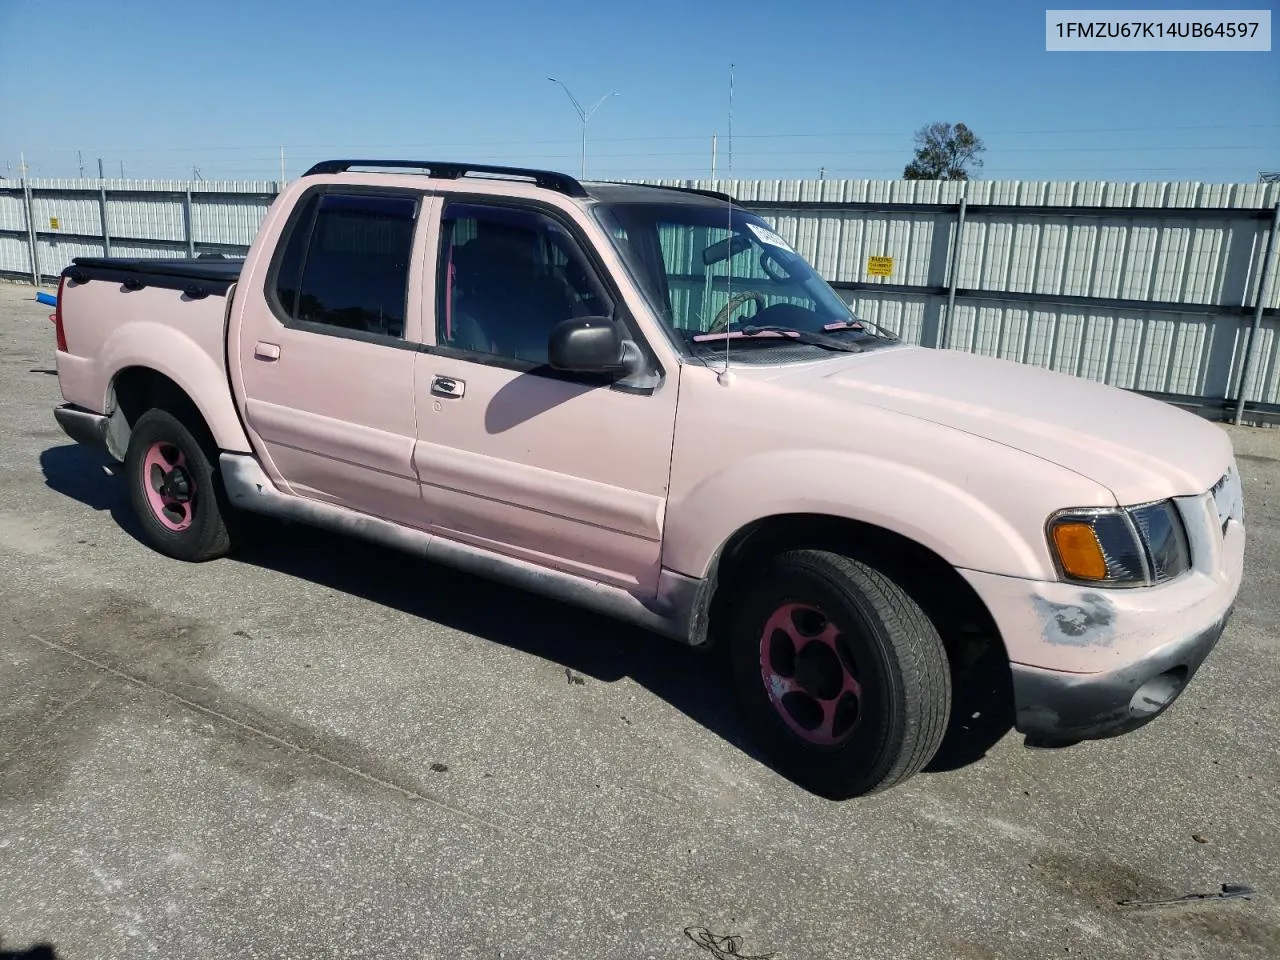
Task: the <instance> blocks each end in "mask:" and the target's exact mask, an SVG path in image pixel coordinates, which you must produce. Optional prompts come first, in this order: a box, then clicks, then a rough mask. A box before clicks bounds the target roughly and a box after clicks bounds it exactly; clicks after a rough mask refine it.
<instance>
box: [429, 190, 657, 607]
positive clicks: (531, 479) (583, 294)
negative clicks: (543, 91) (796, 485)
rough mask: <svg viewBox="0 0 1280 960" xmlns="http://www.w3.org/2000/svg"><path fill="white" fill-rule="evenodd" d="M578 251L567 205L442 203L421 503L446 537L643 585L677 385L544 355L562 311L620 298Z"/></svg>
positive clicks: (613, 304)
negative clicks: (619, 377)
mask: <svg viewBox="0 0 1280 960" xmlns="http://www.w3.org/2000/svg"><path fill="white" fill-rule="evenodd" d="M584 249H585V241H584V240H582V239H581V236H580V234H579V233H578V231H577V229H576V228H575V227H574V226H573V224H572V223H571V221H570V220H569V219H568V218H567V217H566V216H564V215H562V214H559V213H556V212H553V211H550V210H545V211H544V210H539V209H536V208H532V207H527V206H521V205H518V204H504V203H502V202H501V201H493V200H488V199H476V200H468V201H466V202H462V201H459V200H448V201H446V202H445V206H444V210H443V212H442V220H441V229H440V240H439V252H438V263H437V270H436V276H437V281H436V291H437V296H436V298H435V299H436V318H435V328H436V329H435V345H434V346H431V347H428V348H427V349H425V350H424V352H422V353H420V354H419V355H418V357H417V361H416V364H415V370H414V382H415V391H416V397H417V405H418V410H419V417H418V440H419V443H418V447H417V452H416V454H415V458H416V461H417V468H418V475H419V477H420V478H421V482H422V496H423V501H424V510H425V512H426V515H427V517H428V518H429V520H430V522H431V524H432V526H433V528H434V529H435V530H436V532H437V533H438V534H439V535H441V536H443V537H448V538H451V539H455V540H458V541H462V542H465V543H468V544H471V545H474V546H479V547H483V548H487V549H490V550H493V551H496V552H499V553H502V554H505V555H508V556H511V557H515V558H520V559H525V560H530V561H533V562H536V563H538V564H542V565H546V566H551V567H554V568H556V569H559V570H563V571H565V572H569V573H575V574H579V575H581V576H584V577H588V578H590V579H593V580H598V581H601V582H604V583H609V584H611V585H614V586H620V587H623V588H625V589H629V590H633V591H635V592H637V593H638V594H640V595H651V594H652V593H653V592H654V591H655V590H656V584H657V577H658V568H659V563H660V554H661V544H662V527H663V519H664V513H665V507H666V498H667V482H668V476H669V472H670V465H671V445H672V440H673V435H674V427H675V410H676V382H675V378H665V379H661V380H659V381H658V382H657V384H656V386H655V387H653V388H652V389H647V388H646V389H628V388H622V387H619V386H617V385H616V384H613V383H611V382H610V381H608V380H604V379H598V380H588V379H585V378H582V377H574V376H569V375H565V374H560V373H557V372H556V371H553V370H551V369H550V368H549V367H548V366H547V365H546V362H547V338H548V335H549V333H550V330H551V327H552V326H554V325H555V324H556V323H557V322H559V321H561V320H565V319H568V318H569V317H571V316H575V315H578V316H613V315H615V310H621V309H622V307H621V302H620V298H619V297H618V296H617V294H616V293H615V292H612V290H613V288H612V285H609V284H606V283H604V282H602V277H601V275H600V273H599V271H597V270H595V269H594V268H593V267H592V265H591V261H590V259H589V258H588V257H587V256H585V255H584Z"/></svg>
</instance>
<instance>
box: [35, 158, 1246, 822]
mask: <svg viewBox="0 0 1280 960" xmlns="http://www.w3.org/2000/svg"><path fill="white" fill-rule="evenodd" d="M55 322H56V330H57V368H58V379H59V383H60V385H61V389H62V395H63V398H64V400H65V401H66V404H65V405H64V406H60V407H58V408H57V409H56V410H55V411H54V414H55V416H56V418H57V420H58V422H59V423H60V424H61V425H62V427H63V428H64V430H65V431H66V432H67V434H68V435H69V436H70V437H72V438H73V439H75V440H76V441H78V442H81V443H85V444H91V445H93V446H96V447H98V448H99V449H101V450H103V451H105V452H106V453H107V454H108V455H110V456H111V457H114V458H115V459H117V460H119V461H122V462H123V464H124V470H123V474H124V476H125V478H126V482H127V484H128V487H129V490H130V493H131V497H132V503H133V507H134V509H135V510H136V511H137V513H138V516H139V518H140V522H141V524H142V526H143V529H144V530H145V531H146V536H147V538H148V539H149V541H150V543H151V544H152V545H153V546H154V547H155V549H157V550H159V551H161V552H163V553H165V554H167V555H169V556H172V557H175V558H178V559H180V560H185V561H203V560H209V559H211V558H214V557H219V556H222V555H224V554H226V553H227V552H228V551H229V550H230V549H231V548H232V546H233V545H234V543H235V542H236V538H237V535H238V533H239V532H241V531H242V529H243V520H244V518H245V515H246V513H255V514H267V515H273V516H276V517H281V518H287V519H290V520H293V521H297V522H301V523H308V524H314V525H317V526H321V527H327V528H329V529H331V530H335V531H339V532H341V533H345V534H350V535H354V536H358V537H365V538H368V539H371V540H375V541H379V542H381V543H383V544H386V545H388V546H391V547H395V548H398V549H401V550H406V551H410V552H413V553H417V554H420V555H422V556H425V557H427V558H429V559H431V560H435V561H439V562H440V563H444V564H450V565H453V566H456V567H460V568H462V569H465V570H469V571H472V572H474V573H477V574H480V575H483V576H486V577H491V578H495V579H499V580H504V581H507V582H509V583H513V584H516V585H518V586H520V587H523V588H526V589H528V590H531V591H537V592H540V593H543V594H548V595H551V596H553V597H557V598H561V599H563V600H565V601H568V602H570V603H574V604H579V605H582V606H585V607H590V608H593V609H595V610H599V611H602V612H604V613H606V614H609V615H612V616H613V617H616V618H619V619H622V620H627V621H630V622H632V623H636V624H640V625H643V626H644V627H647V628H649V629H651V630H653V631H655V632H657V633H659V634H663V635H666V636H667V637H671V638H675V639H676V640H678V641H681V642H683V643H687V644H690V645H693V646H695V647H708V646H710V645H712V644H713V643H714V644H717V645H720V644H722V645H723V646H724V647H725V648H727V654H728V661H729V663H730V664H731V667H730V671H729V672H730V673H731V674H732V682H733V684H734V686H735V688H736V693H737V698H738V700H739V702H740V703H741V706H742V709H743V714H744V717H745V722H746V723H747V725H748V726H749V728H750V729H751V731H752V732H753V734H754V735H755V736H756V737H757V738H758V742H759V743H760V744H761V746H762V747H763V748H764V749H765V751H766V752H767V753H768V755H770V756H771V758H772V762H774V763H775V764H776V766H777V768H778V769H780V770H781V771H783V772H784V773H786V774H787V775H788V776H790V777H792V778H793V779H794V780H796V781H797V782H800V783H802V784H803V785H805V786H806V787H808V788H809V789H811V790H813V791H815V792H818V793H821V794H823V795H826V796H832V797H848V796H854V795H858V794H866V793H870V792H873V791H877V790H883V789H885V788H887V787H889V786H891V785H893V784H895V783H899V782H901V781H903V780H904V779H906V778H907V777H910V776H911V775H912V774H914V773H916V772H917V771H919V770H920V769H921V768H922V767H924V766H925V765H926V764H928V763H929V761H930V759H931V758H932V757H933V756H934V754H935V753H936V752H937V750H938V747H939V745H940V743H941V741H942V738H943V735H944V732H945V731H946V729H947V727H948V721H949V714H950V713H951V711H952V706H953V696H954V694H955V691H958V690H959V689H960V685H961V684H962V683H963V682H964V680H965V677H966V675H967V673H966V671H968V670H969V669H970V667H971V666H972V664H973V663H974V662H975V660H976V659H977V658H978V657H979V656H981V655H983V651H984V650H985V651H986V652H987V653H988V654H990V653H991V652H992V651H994V653H995V655H996V657H997V658H998V659H999V661H1000V662H1001V663H1004V662H1007V663H1008V665H1009V673H1010V675H1011V684H1010V685H1009V689H1010V690H1011V693H1010V696H1011V698H1012V701H1013V702H1012V704H1010V705H1009V706H1010V712H1011V715H1012V716H1014V717H1015V718H1016V719H1015V721H1014V722H1015V725H1016V728H1017V729H1018V730H1019V731H1021V732H1022V733H1024V734H1026V735H1027V737H1028V739H1029V740H1032V741H1035V742H1039V743H1042V744H1048V745H1064V744H1069V743H1075V742H1078V741H1081V740H1087V739H1092V738H1099V737H1105V736H1112V735H1115V734H1119V733H1124V732H1126V731H1129V730H1133V729H1135V728H1137V727H1139V726H1141V725H1142V724H1144V723H1145V722H1147V721H1149V720H1151V719H1152V718H1153V717H1155V716H1156V715H1157V714H1159V713H1160V712H1161V711H1163V710H1164V709H1165V708H1166V707H1167V706H1168V705H1169V704H1170V703H1171V702H1172V701H1173V700H1174V698H1175V697H1176V696H1177V695H1178V694H1179V693H1180V691H1181V690H1182V689H1183V688H1184V687H1185V685H1186V684H1187V682H1188V681H1189V680H1190V679H1191V677H1192V675H1193V674H1194V673H1195V672H1196V670H1197V668H1198V667H1199V666H1200V664H1201V662H1202V661H1203V660H1204V658H1205V657H1206V656H1207V655H1208V654H1209V652H1210V650H1211V649H1212V648H1213V646H1214V645H1215V643H1216V642H1217V641H1218V638H1219V636H1220V635H1221V634H1222V632H1223V629H1224V627H1225V625H1226V623H1227V620H1228V617H1229V616H1230V613H1231V609H1232V606H1233V603H1234V601H1235V597H1236V593H1237V590H1238V588H1239V585H1240V579H1241V568H1242V563H1243V554H1244V540H1245V533H1244V522H1243V502H1242V496H1241V487H1240V480H1239V474H1238V473H1237V469H1236V465H1235V459H1234V456H1233V450H1232V446H1231V443H1230V440H1229V438H1228V436H1227V434H1226V433H1225V432H1224V431H1223V430H1221V429H1220V428H1219V427H1217V426H1215V425H1214V424H1211V423H1208V422H1206V421H1204V420H1202V419H1200V418H1199V417H1196V416H1194V415H1192V414H1189V413H1185V412H1182V411H1179V410H1177V409H1175V408H1174V407H1172V406H1169V405H1166V404H1163V403H1160V402H1157V401H1155V400H1150V399H1147V398H1144V397H1141V396H1138V395H1134V394H1131V393H1127V392H1124V391H1121V390H1118V389H1113V388H1110V387H1105V386H1101V385H1098V384H1095V383H1092V382H1088V381H1085V380H1082V379H1077V378H1074V377H1070V376H1066V375H1062V374H1057V373H1053V372H1049V371H1046V370H1042V369H1038V368H1036V367H1032V366H1026V365H1021V364H1016V363H1011V362H1005V361H1000V360H994V359H989V358H985V357H980V356H974V355H970V354H964V353H957V352H953V351H949V350H932V349H923V348H919V347H915V346H911V345H908V344H905V343H902V342H900V341H899V340H898V339H896V338H894V337H892V336H889V335H887V334H885V333H884V332H883V331H882V330H880V329H879V328H877V327H876V326H875V325H874V324H870V323H868V322H866V321H863V320H859V319H858V318H857V317H856V316H854V315H853V314H852V313H851V312H850V310H849V307H848V306H847V305H846V303H845V302H844V301H843V300H842V299H841V297H840V296H838V295H837V294H836V293H835V292H834V291H833V290H832V289H831V288H830V287H829V286H828V285H827V284H826V283H825V282H824V281H823V280H822V279H821V278H820V277H819V276H818V275H817V274H816V273H815V271H814V270H813V269H812V268H811V267H810V266H809V265H808V264H807V263H806V262H805V260H804V259H803V258H802V257H801V256H800V255H798V254H797V252H796V251H795V250H794V249H793V248H792V247H791V246H790V245H789V244H788V243H787V241H786V240H785V239H783V238H782V237H780V236H779V235H778V234H777V233H775V232H774V231H773V230H772V229H770V228H769V226H768V225H767V224H766V223H765V221H763V220H762V219H760V218H759V217H758V216H755V215H753V214H752V213H750V212H748V211H747V210H745V209H743V208H742V207H740V206H738V205H736V204H735V203H734V202H733V201H731V199H730V198H728V197H726V196H722V195H719V194H712V193H707V192H701V191H696V190H680V189H666V188H657V187H652V186H643V185H638V184H614V183H582V182H579V181H577V180H575V179H573V178H571V177H568V176H564V175H562V174H557V173H552V172H547V171H539V170H524V169H516V168H505V167H504V168H499V167H480V166H471V165H460V164H451V163H430V162H422V163H418V162H401V161H332V162H326V163H321V164H318V165H317V166H315V167H314V168H312V169H311V170H310V171H308V172H307V174H306V175H305V176H303V177H301V178H300V179H298V180H296V181H294V182H293V183H291V184H289V185H288V187H287V188H286V189H285V190H284V191H283V192H282V193H281V195H280V196H279V198H278V199H277V200H276V201H275V203H274V204H273V205H272V207H271V209H270V210H269V212H268V213H267V216H266V219H265V221H264V222H263V225H262V228H261V230H260V232H259V233H258V235H257V238H256V239H255V241H254V243H253V246H252V247H251V249H250V250H249V253H248V255H247V257H246V258H245V259H244V260H243V261H239V260H219V259H212V260H209V259H195V260H130V259H97V258H79V259H77V260H76V261H75V262H74V264H73V265H72V266H70V267H68V268H67V269H66V271H64V273H63V277H62V284H61V288H60V293H59V297H58V302H57V314H56V317H55ZM335 549H336V545H335ZM602 642H608V641H607V639H605V640H603V641H602ZM956 699H958V697H956Z"/></svg>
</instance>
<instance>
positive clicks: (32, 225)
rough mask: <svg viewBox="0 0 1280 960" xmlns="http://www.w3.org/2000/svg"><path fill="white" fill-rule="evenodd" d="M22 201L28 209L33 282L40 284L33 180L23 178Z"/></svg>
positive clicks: (28, 241) (28, 236) (28, 237)
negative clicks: (32, 199)
mask: <svg viewBox="0 0 1280 960" xmlns="http://www.w3.org/2000/svg"><path fill="white" fill-rule="evenodd" d="M22 202H23V204H24V205H25V206H26V210H27V244H28V245H29V246H30V248H31V284H32V286H36V287H38V286H40V247H39V245H38V244H37V242H36V214H35V208H34V206H33V205H32V203H31V182H30V181H29V180H27V178H26V177H25V176H24V177H23V178H22Z"/></svg>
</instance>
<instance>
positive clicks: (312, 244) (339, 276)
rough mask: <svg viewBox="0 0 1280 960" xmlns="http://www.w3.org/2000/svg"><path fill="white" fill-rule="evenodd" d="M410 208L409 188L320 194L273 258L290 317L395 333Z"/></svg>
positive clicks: (409, 241) (399, 329) (409, 247)
mask: <svg viewBox="0 0 1280 960" xmlns="http://www.w3.org/2000/svg"><path fill="white" fill-rule="evenodd" d="M417 209H418V201H417V199H416V198H414V197H409V196H382V195H377V196H373V195H367V196H366V195H344V194H333V193H330V194H324V195H322V196H321V197H320V198H319V201H318V203H317V204H316V206H315V211H314V217H308V216H306V215H304V216H303V217H301V218H299V220H298V221H297V223H296V225H295V227H294V229H293V233H292V235H291V236H290V238H289V241H288V244H287V246H286V249H285V253H284V256H283V258H282V260H281V264H280V275H279V279H278V281H277V287H276V289H277V295H278V297H279V300H280V304H281V306H282V307H283V308H284V309H285V310H286V311H288V313H289V317H290V319H294V320H300V321H305V322H309V323H317V324H323V325H325V326H330V327H335V328H338V329H342V330H352V331H359V332H362V333H372V334H378V335H382V336H387V337H394V338H397V339H401V338H403V337H404V321H405V316H406V313H407V304H406V300H407V297H408V291H409V259H410V256H411V254H412V251H413V230H414V221H415V218H416V216H417ZM304 245H305V246H304ZM293 278H296V280H295V279H293ZM295 291H296V293H295Z"/></svg>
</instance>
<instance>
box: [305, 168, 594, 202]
mask: <svg viewBox="0 0 1280 960" xmlns="http://www.w3.org/2000/svg"><path fill="white" fill-rule="evenodd" d="M352 167H383V168H395V169H409V170H423V171H425V172H426V174H427V176H429V177H438V178H440V179H442V180H457V179H458V178H459V177H463V176H465V175H467V174H469V173H496V174H502V175H504V176H509V177H525V178H528V179H531V180H533V182H534V183H536V184H537V185H538V186H540V187H545V188H546V189H548V190H555V191H556V192H557V193H563V194H565V195H566V196H570V197H586V196H588V193H587V191H586V189H585V188H584V187H583V186H582V184H580V183H579V182H578V181H577V180H575V179H574V178H573V177H571V176H569V175H568V174H564V173H556V172H555V171H554V170H532V169H529V168H526V167H497V166H490V165H488V164H480V163H458V162H456V161H449V160H322V161H321V162H320V163H317V164H316V165H315V166H313V167H312V168H311V169H310V170H308V171H307V172H306V173H304V174H303V176H304V177H312V176H319V175H320V174H326V173H345V172H346V171H348V170H350V169H351V168H352Z"/></svg>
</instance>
